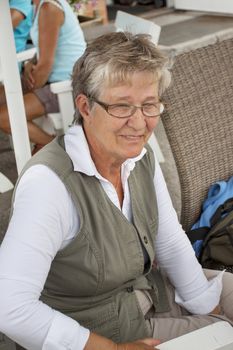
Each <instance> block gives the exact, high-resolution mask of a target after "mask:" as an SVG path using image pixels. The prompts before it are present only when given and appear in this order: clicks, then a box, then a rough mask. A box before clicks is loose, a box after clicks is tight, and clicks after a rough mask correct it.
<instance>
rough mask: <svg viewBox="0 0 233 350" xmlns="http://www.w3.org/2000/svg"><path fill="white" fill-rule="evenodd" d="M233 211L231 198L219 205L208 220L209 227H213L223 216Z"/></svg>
mask: <svg viewBox="0 0 233 350" xmlns="http://www.w3.org/2000/svg"><path fill="white" fill-rule="evenodd" d="M232 210H233V198H229V199H227V200H226V201H225V202H224V203H223V204H221V205H220V206H219V207H218V208H217V209H216V211H215V213H214V214H213V216H212V218H211V219H210V227H212V226H214V225H215V224H216V223H217V222H218V221H219V220H220V219H221V218H222V217H223V216H224V215H226V214H228V213H229V212H230V211H232Z"/></svg>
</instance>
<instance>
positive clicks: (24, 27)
mask: <svg viewBox="0 0 233 350" xmlns="http://www.w3.org/2000/svg"><path fill="white" fill-rule="evenodd" d="M9 4H10V11H11V20H12V25H13V28H14V38H15V47H16V52H20V51H23V50H25V49H26V46H27V40H28V37H29V31H30V28H31V25H32V15H33V8H32V4H31V0H10V2H9Z"/></svg>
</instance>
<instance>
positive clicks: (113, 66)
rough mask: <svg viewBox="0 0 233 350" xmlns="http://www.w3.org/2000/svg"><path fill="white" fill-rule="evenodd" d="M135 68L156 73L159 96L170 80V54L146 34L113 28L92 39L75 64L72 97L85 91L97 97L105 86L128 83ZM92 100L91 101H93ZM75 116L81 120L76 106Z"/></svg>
mask: <svg viewBox="0 0 233 350" xmlns="http://www.w3.org/2000/svg"><path fill="white" fill-rule="evenodd" d="M136 72H146V73H151V74H153V75H154V77H155V80H156V81H158V92H159V96H161V95H162V94H163V92H164V91H165V89H166V88H167V87H168V86H169V84H170V80H171V77H170V72H169V70H168V58H167V57H166V56H165V55H164V54H163V53H162V52H161V51H160V50H159V49H158V48H157V47H156V45H155V44H154V43H153V42H152V41H151V39H150V36H149V35H146V34H137V35H133V34H131V33H128V32H114V33H108V34H105V35H102V36H100V37H98V38H97V39H95V40H94V41H92V42H91V43H89V45H88V46H87V48H86V50H85V52H84V54H83V55H82V56H81V57H80V58H79V59H78V60H77V62H76V63H75V65H74V68H73V74H72V87H73V97H74V99H76V97H77V96H78V95H79V94H84V95H86V96H88V97H95V98H98V97H99V95H100V93H101V91H102V89H103V88H104V87H105V86H107V87H111V86H114V85H116V84H120V83H123V84H124V83H127V82H129V81H130V77H131V76H132V75H133V74H134V73H136ZM90 103H91V101H90ZM74 120H75V121H77V122H78V123H82V116H81V115H80V113H79V111H78V110H77V109H76V112H75V115H74Z"/></svg>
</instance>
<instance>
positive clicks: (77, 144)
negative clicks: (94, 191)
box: [64, 125, 147, 180]
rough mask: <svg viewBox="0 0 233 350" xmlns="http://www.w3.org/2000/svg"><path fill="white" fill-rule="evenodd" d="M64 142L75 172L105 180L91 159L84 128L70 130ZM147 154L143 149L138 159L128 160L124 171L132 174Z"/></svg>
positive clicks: (123, 166)
mask: <svg viewBox="0 0 233 350" xmlns="http://www.w3.org/2000/svg"><path fill="white" fill-rule="evenodd" d="M64 140H65V149H66V152H67V153H68V155H69V157H70V159H71V160H72V162H73V166H74V170H75V171H79V172H82V173H84V174H86V175H88V176H96V177H97V178H99V179H100V178H101V179H102V180H103V177H102V176H101V175H100V174H99V172H98V170H97V169H96V166H95V164H94V162H93V160H92V158H91V154H90V151H89V146H88V143H87V139H86V137H85V134H84V131H83V128H82V126H81V125H74V126H72V127H71V128H69V129H68V130H67V132H66V134H65V138H64ZM146 152H147V151H146V149H145V148H143V149H142V151H141V153H140V154H139V155H138V156H137V157H135V158H129V159H127V160H126V161H125V162H124V163H123V164H122V169H124V170H126V172H128V173H130V171H131V170H133V168H134V167H135V163H136V162H137V161H139V160H140V159H142V157H143V156H144V154H145V153H146Z"/></svg>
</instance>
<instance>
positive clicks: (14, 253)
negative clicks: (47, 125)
mask: <svg viewBox="0 0 233 350" xmlns="http://www.w3.org/2000/svg"><path fill="white" fill-rule="evenodd" d="M65 148H66V152H67V153H68V155H69V156H70V158H71V160H72V162H73V165H74V170H75V171H79V172H83V173H85V174H87V175H90V176H95V177H96V178H98V180H99V181H100V183H101V185H102V186H103V189H104V191H105V192H106V194H107V195H108V196H109V198H110V199H111V201H112V202H113V203H114V204H115V205H116V206H117V207H118V208H119V209H120V210H121V211H122V213H123V214H124V215H125V217H126V218H127V219H128V220H129V221H131V217H132V211H131V201H130V193H129V188H128V181H127V180H128V177H129V174H130V172H131V171H132V170H133V168H134V166H135V163H136V162H137V161H138V160H139V159H141V158H142V157H143V155H144V154H145V152H146V150H145V149H143V151H142V153H141V154H140V155H139V156H138V157H137V158H134V159H128V160H127V161H126V162H125V163H124V164H123V165H122V170H121V171H122V184H123V189H124V201H123V206H122V208H120V204H119V200H118V197H117V193H116V191H115V189H114V187H113V185H112V184H111V183H110V182H109V181H108V180H106V179H105V178H103V177H102V176H101V175H100V174H99V173H98V171H97V169H96V167H95V164H94V162H93V161H92V159H91V156H90V152H89V148H88V144H87V141H86V138H85V135H84V132H83V130H82V127H81V126H74V127H72V128H70V129H69V130H68V132H67V134H66V136H65ZM154 185H155V189H156V195H157V203H158V221H159V222H158V235H157V238H156V244H155V251H156V257H157V261H158V264H159V265H160V267H161V268H162V269H163V270H164V271H165V272H166V273H167V275H168V277H169V278H170V280H171V282H172V283H173V285H174V286H175V288H176V301H177V302H178V303H179V304H181V305H183V306H185V307H186V308H187V309H188V310H189V311H190V312H192V313H196V314H198V313H200V314H205V313H208V312H210V311H211V310H212V309H214V307H215V306H216V305H217V304H218V302H219V298H220V293H221V289H222V283H221V275H219V276H218V277H217V278H215V279H214V280H212V281H210V282H208V281H207V280H206V278H205V276H204V274H203V272H202V268H201V266H200V265H199V263H198V262H197V260H196V258H195V254H194V251H193V249H192V247H191V245H190V243H189V241H188V239H187V236H186V235H185V233H184V232H183V230H182V228H181V226H180V224H179V222H178V219H177V215H176V212H175V210H174V208H173V206H172V203H171V199H170V196H169V193H168V190H167V187H166V184H165V181H164V178H163V175H162V172H161V169H160V166H159V163H158V161H156V171H155V176H154ZM78 228H79V215H78V213H77V211H76V208H75V206H74V203H73V201H72V199H71V196H70V194H69V193H68V191H67V190H66V188H65V186H64V184H63V183H62V182H61V180H60V179H59V178H58V176H57V175H56V174H55V173H54V172H53V171H52V170H51V169H49V168H48V167H46V166H44V165H35V166H33V167H31V168H30V169H28V170H27V171H26V173H25V174H24V175H23V177H22V178H21V180H20V183H19V185H18V188H17V191H16V197H15V202H14V211H13V216H12V218H11V221H10V224H9V228H8V230H7V233H6V237H5V239H4V242H3V244H2V246H1V248H0V291H1V292H0V293H1V294H0V295H1V297H0V330H1V331H2V332H3V333H5V334H7V335H8V336H9V337H10V338H12V339H13V340H15V341H16V342H18V343H19V344H21V345H22V346H23V347H25V348H28V349H33V350H34V349H35V350H37V349H43V350H47V349H48V350H53V349H54V350H55V349H56V350H60V349H61V350H62V349H71V350H82V349H84V347H85V344H86V342H87V339H88V337H89V330H88V329H86V328H84V327H82V326H80V325H79V323H78V322H76V321H74V320H73V319H71V318H70V317H68V316H65V315H64V314H62V313H60V312H58V311H55V310H53V309H52V308H50V307H49V306H48V305H46V304H44V303H42V302H41V301H39V298H40V294H41V291H42V290H43V286H44V283H45V281H46V279H47V275H48V273H49V269H50V265H51V262H52V260H53V258H54V257H55V255H56V253H57V252H58V251H59V250H60V249H62V248H63V247H64V246H66V245H67V244H68V243H69V242H71V241H72V239H73V238H74V236H75V234H76V232H78ZM77 278H78V276H77Z"/></svg>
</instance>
